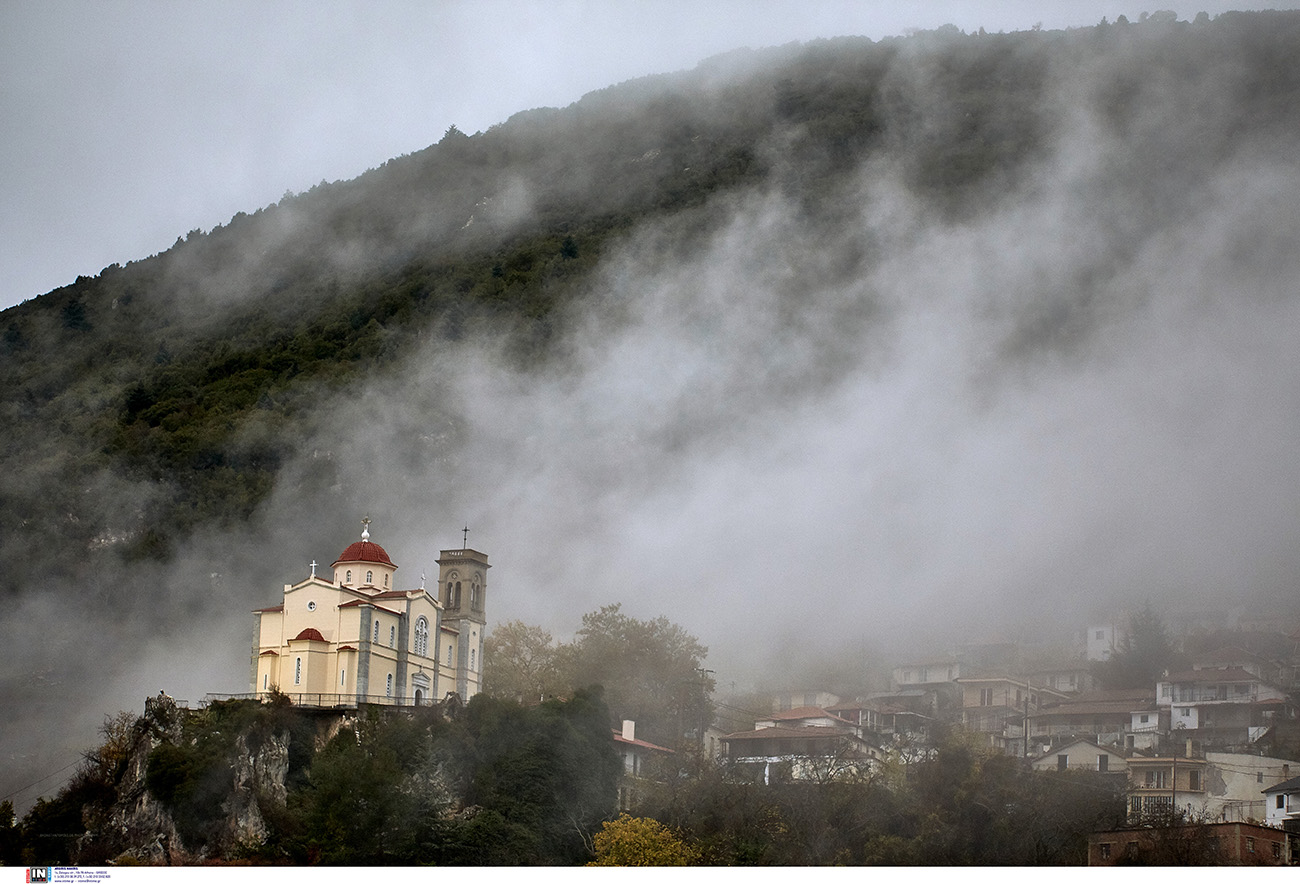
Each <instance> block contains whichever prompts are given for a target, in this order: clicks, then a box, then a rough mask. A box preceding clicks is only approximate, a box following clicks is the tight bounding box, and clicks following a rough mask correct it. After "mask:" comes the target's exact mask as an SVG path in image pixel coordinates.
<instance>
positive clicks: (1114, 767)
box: [1030, 740, 1128, 776]
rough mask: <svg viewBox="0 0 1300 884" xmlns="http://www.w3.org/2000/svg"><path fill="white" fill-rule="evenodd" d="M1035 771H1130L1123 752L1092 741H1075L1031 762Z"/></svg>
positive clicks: (1121, 772)
mask: <svg viewBox="0 0 1300 884" xmlns="http://www.w3.org/2000/svg"><path fill="white" fill-rule="evenodd" d="M1030 764H1031V765H1032V766H1033V768H1034V770H1042V771H1048V770H1062V771H1063V770H1090V771H1096V772H1097V773H1109V774H1119V775H1120V776H1124V775H1125V774H1126V773H1127V771H1128V759H1127V758H1125V757H1124V754H1123V753H1121V752H1116V751H1114V750H1112V749H1107V748H1106V747H1104V746H1099V745H1097V744H1096V743H1094V742H1092V741H1091V740H1075V741H1074V742H1072V743H1067V744H1066V745H1064V746H1061V747H1060V748H1058V749H1053V750H1051V751H1049V752H1047V753H1046V754H1044V755H1043V756H1041V757H1040V758H1036V759H1034V761H1032V762H1030Z"/></svg>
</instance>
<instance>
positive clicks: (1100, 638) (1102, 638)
mask: <svg viewBox="0 0 1300 884" xmlns="http://www.w3.org/2000/svg"><path fill="white" fill-rule="evenodd" d="M1105 640H1106V633H1105V632H1104V631H1102V630H1100V629H1098V630H1097V641H1105Z"/></svg>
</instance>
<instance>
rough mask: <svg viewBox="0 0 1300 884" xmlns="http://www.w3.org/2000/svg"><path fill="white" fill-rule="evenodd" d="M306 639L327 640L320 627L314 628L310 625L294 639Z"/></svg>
mask: <svg viewBox="0 0 1300 884" xmlns="http://www.w3.org/2000/svg"><path fill="white" fill-rule="evenodd" d="M304 640H306V641H309V642H323V641H325V636H323V635H321V634H320V630H319V629H312V628H311V627H310V626H308V627H307V628H306V629H304V630H303V631H302V632H300V633H298V637H297V638H295V639H294V641H296V642H298V641H304Z"/></svg>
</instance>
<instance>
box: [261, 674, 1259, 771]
mask: <svg viewBox="0 0 1300 884" xmlns="http://www.w3.org/2000/svg"><path fill="white" fill-rule="evenodd" d="M270 680H271V676H270V675H269V674H268V673H265V672H263V673H262V690H266V685H267V682H269V681H270ZM1260 782H1263V780H1260Z"/></svg>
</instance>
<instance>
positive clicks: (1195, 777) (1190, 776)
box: [1187, 770, 1201, 792]
mask: <svg viewBox="0 0 1300 884" xmlns="http://www.w3.org/2000/svg"><path fill="white" fill-rule="evenodd" d="M1187 788H1188V789H1190V790H1192V791H1193V792H1199V791H1200V790H1201V772H1200V771H1199V770H1189V771H1188V772H1187Z"/></svg>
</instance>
